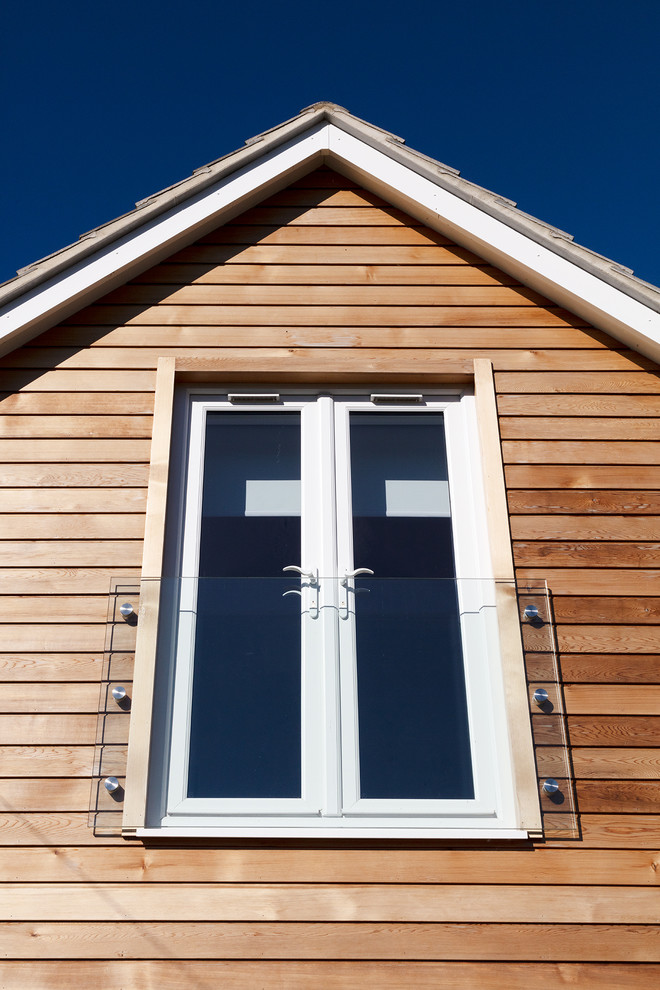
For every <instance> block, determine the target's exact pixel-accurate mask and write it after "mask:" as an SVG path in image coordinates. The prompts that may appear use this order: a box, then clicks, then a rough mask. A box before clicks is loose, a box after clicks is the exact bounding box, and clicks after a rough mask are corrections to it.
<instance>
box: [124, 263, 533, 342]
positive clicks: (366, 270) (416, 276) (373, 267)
mask: <svg viewBox="0 0 660 990" xmlns="http://www.w3.org/2000/svg"><path fill="white" fill-rule="evenodd" d="M287 257H288V255H287V254H284V258H285V259H286V258H287ZM336 257H337V261H339V262H341V263H340V264H332V263H329V262H326V263H325V264H323V263H319V264H309V263H302V264H300V263H296V259H295V258H292V259H291V261H290V263H289V264H278V263H271V264H263V263H257V264H245V263H244V262H243V263H240V262H236V261H235V262H234V264H219V265H214V264H200V263H196V264H195V263H191V262H188V263H187V264H186V263H181V262H179V263H176V262H169V263H166V264H162V265H156V266H155V267H154V268H150V269H149V270H148V271H146V272H143V273H142V274H141V275H138V276H137V278H134V279H132V281H131V282H130V283H129V285H131V286H136V285H171V286H181V287H183V286H193V285H250V284H252V283H255V284H259V285H360V286H374V285H394V286H400V285H461V286H464V285H492V286H500V285H505V286H506V285H508V286H512V285H520V283H519V282H518V281H517V280H516V279H515V278H514V277H513V276H511V275H505V274H504V273H503V272H500V270H499V269H497V268H494V267H493V266H492V265H483V266H480V267H478V266H476V265H468V264H465V262H462V263H461V264H456V260H457V259H456V258H453V257H450V258H449V259H448V260H449V261H450V262H453V263H449V264H442V263H441V260H444V259H440V258H438V261H437V262H436V263H433V259H434V258H435V254H431V255H428V252H427V257H426V258H423V260H424V261H425V262H428V263H425V264H411V265H398V264H397V265H388V264H370V263H369V262H367V263H366V264H360V263H358V264H351V263H350V259H347V258H346V256H345V254H344V253H343V252H342V253H341V254H338V255H337V256H336ZM422 257H423V256H422ZM309 260H310V259H309V254H306V255H305V262H309ZM523 346H524V345H523Z"/></svg>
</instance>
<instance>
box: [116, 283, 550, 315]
mask: <svg viewBox="0 0 660 990" xmlns="http://www.w3.org/2000/svg"><path fill="white" fill-rule="evenodd" d="M319 281H320V282H321V284H318V283H317V282H316V281H314V282H309V281H307V282H305V283H301V284H296V285H291V284H288V283H287V284H284V285H282V284H277V283H273V282H266V283H263V282H260V281H254V282H252V283H249V284H247V285H245V284H235V283H226V284H224V285H213V284H208V283H206V282H203V283H199V282H198V283H194V284H192V285H185V286H173V285H167V286H165V285H125V286H123V287H122V288H121V289H115V291H114V292H111V293H109V294H108V295H107V296H104V297H103V299H102V300H101V301H100V302H99V303H98V305H99V306H112V305H120V306H123V305H131V304H134V303H137V304H139V305H146V306H160V305H165V306H534V307H535V306H539V305H541V306H545V305H547V303H548V300H546V299H544V298H543V297H542V296H540V295H539V294H538V293H536V292H532V291H531V290H530V289H525V288H523V287H522V286H520V287H516V286H507V285H497V284H495V285H460V286H455V285H437V284H434V283H431V282H427V283H425V284H422V285H416V284H414V283H413V284H404V285H392V284H385V285H382V284H378V283H376V282H375V283H371V282H369V280H366V281H365V280H362V282H361V284H349V285H345V284H340V285H326V284H324V283H323V281H322V280H319ZM188 322H190V321H188Z"/></svg>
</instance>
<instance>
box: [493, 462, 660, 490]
mask: <svg viewBox="0 0 660 990" xmlns="http://www.w3.org/2000/svg"><path fill="white" fill-rule="evenodd" d="M505 474H506V480H507V486H508V487H509V488H552V489H557V488H584V489H588V488H597V489H599V490H601V491H603V490H607V489H608V488H613V489H627V488H632V489H642V490H643V491H646V490H647V489H660V468H659V467H657V466H654V465H644V466H629V465H620V464H607V465H600V464H575V465H565V464H509V465H507V467H506V470H505Z"/></svg>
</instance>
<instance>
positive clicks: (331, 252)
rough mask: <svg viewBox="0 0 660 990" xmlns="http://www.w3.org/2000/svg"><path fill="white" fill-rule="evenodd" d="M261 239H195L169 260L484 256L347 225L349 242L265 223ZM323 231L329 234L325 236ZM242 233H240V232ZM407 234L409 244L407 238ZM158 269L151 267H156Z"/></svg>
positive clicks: (307, 261) (475, 260) (370, 260)
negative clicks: (203, 242) (224, 242)
mask: <svg viewBox="0 0 660 990" xmlns="http://www.w3.org/2000/svg"><path fill="white" fill-rule="evenodd" d="M263 230H264V231H265V234H266V236H265V237H264V238H263V240H261V241H258V239H257V240H255V241H254V243H250V234H249V233H246V234H245V238H246V240H245V244H241V242H240V239H238V240H237V239H236V228H233V229H232V230H231V231H229V228H227V231H228V235H227V241H226V246H225V244H223V243H221V242H219V243H217V244H208V243H206V244H202V243H199V242H198V243H197V244H193V245H191V247H188V248H184V249H183V250H182V251H179V252H178V254H174V255H172V257H171V258H170V260H169V264H186V265H187V264H193V265H204V266H209V265H217V264H222V265H226V266H229V265H245V264H249V265H279V264H282V265H340V264H349V265H358V266H364V265H401V266H407V265H425V266H426V265H459V264H465V265H468V264H470V265H473V264H476V265H483V264H484V262H483V259H481V258H479V257H478V256H477V255H475V254H473V253H472V252H471V251H468V250H467V249H465V248H459V247H457V246H456V245H450V244H446V245H442V244H441V241H440V244H438V243H436V242H434V241H433V239H432V238H429V237H426V236H425V235H424V234H421V233H419V231H417V230H412V229H411V230H409V231H399V230H392V231H387V230H369V229H368V228H366V229H365V230H356V229H355V228H352V229H347V230H346V232H345V233H346V243H344V244H342V243H341V241H340V235H338V234H337V233H336V232H335V231H333V230H328V231H323V232H321V233H319V232H318V231H315V230H311V229H308V230H302V229H298V230H294V229H289V230H283V231H277V230H273V228H272V227H268V228H263ZM323 234H326V238H325V240H324V237H323ZM239 238H240V235H239ZM404 239H405V240H407V241H408V243H407V244H406V243H404ZM153 270H154V269H151V271H153Z"/></svg>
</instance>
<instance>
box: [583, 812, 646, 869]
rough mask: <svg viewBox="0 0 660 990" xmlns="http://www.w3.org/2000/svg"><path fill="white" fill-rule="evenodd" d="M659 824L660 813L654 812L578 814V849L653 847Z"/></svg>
mask: <svg viewBox="0 0 660 990" xmlns="http://www.w3.org/2000/svg"><path fill="white" fill-rule="evenodd" d="M659 826H660V816H659V815H657V814H655V815H654V814H651V815H631V814H619V815H617V814H613V815H606V814H605V815H603V814H600V815H599V814H591V815H587V814H581V815H580V830H581V838H580V841H581V848H583V847H585V846H586V847H595V848H599V849H622V848H625V847H629V846H632V847H636V848H657V845H658V843H657V835H658V827H659ZM612 858H615V857H612Z"/></svg>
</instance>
